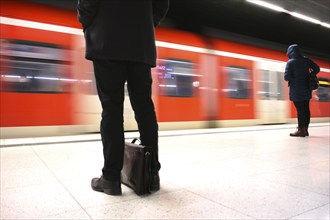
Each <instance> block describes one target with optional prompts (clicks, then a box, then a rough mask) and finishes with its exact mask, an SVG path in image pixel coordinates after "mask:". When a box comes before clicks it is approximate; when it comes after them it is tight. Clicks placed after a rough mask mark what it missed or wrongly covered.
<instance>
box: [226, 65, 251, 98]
mask: <svg viewBox="0 0 330 220" xmlns="http://www.w3.org/2000/svg"><path fill="white" fill-rule="evenodd" d="M226 72H227V76H228V78H227V79H228V80H227V88H225V89H224V90H223V91H225V92H227V96H228V97H229V98H232V99H248V98H249V97H250V94H249V93H250V92H249V91H250V89H249V86H250V77H249V73H250V71H249V70H248V69H246V68H244V67H236V66H230V67H226Z"/></svg>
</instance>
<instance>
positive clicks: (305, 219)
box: [290, 204, 330, 220]
mask: <svg viewBox="0 0 330 220" xmlns="http://www.w3.org/2000/svg"><path fill="white" fill-rule="evenodd" d="M291 219H292V220H298V219H301V220H312V219H315V220H329V219H330V204H326V205H324V206H322V207H320V208H316V209H313V210H310V211H307V212H305V213H303V214H301V215H298V216H295V217H293V218H290V220H291Z"/></svg>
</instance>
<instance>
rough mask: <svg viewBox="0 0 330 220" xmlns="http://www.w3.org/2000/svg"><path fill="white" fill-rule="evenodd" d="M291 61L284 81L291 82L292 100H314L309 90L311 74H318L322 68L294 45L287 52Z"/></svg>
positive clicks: (286, 69)
mask: <svg viewBox="0 0 330 220" xmlns="http://www.w3.org/2000/svg"><path fill="white" fill-rule="evenodd" d="M287 55H288V57H289V61H288V62H287V64H286V67H285V73H284V80H285V81H288V82H289V87H290V89H289V91H290V100H291V101H294V102H301V101H307V100H310V99H311V98H312V92H311V90H310V89H309V75H308V74H309V73H311V74H317V73H318V72H320V67H319V66H318V65H317V64H316V63H314V62H313V61H312V60H311V59H309V58H307V57H303V56H302V55H301V52H300V49H299V46H298V45H297V44H293V45H291V46H289V48H288V50H287Z"/></svg>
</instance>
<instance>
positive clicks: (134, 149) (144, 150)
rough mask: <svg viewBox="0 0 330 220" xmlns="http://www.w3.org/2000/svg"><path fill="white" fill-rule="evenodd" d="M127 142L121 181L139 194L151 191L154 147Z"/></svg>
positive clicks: (134, 140)
mask: <svg viewBox="0 0 330 220" xmlns="http://www.w3.org/2000/svg"><path fill="white" fill-rule="evenodd" d="M137 140H138V139H137V138H135V139H133V141H132V143H129V142H125V150H124V163H123V169H122V170H121V182H122V183H123V184H124V185H126V186H128V187H129V188H131V189H133V190H134V192H135V193H136V194H137V195H143V194H147V193H150V185H151V157H152V148H151V147H147V146H143V145H141V144H135V142H136V141H137Z"/></svg>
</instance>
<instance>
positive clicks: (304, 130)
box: [290, 100, 311, 136]
mask: <svg viewBox="0 0 330 220" xmlns="http://www.w3.org/2000/svg"><path fill="white" fill-rule="evenodd" d="M293 103H294V106H295V107H296V110H297V115H298V117H297V118H298V129H299V128H301V132H299V130H298V132H299V133H291V134H290V135H291V136H309V133H308V126H309V123H310V120H311V112H310V109H309V100H306V101H301V102H293ZM295 134H296V135H295Z"/></svg>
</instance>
